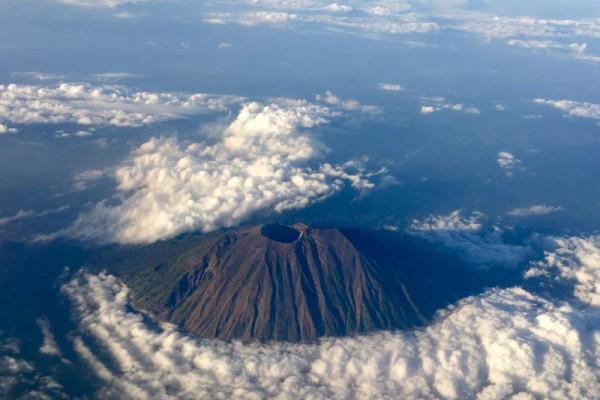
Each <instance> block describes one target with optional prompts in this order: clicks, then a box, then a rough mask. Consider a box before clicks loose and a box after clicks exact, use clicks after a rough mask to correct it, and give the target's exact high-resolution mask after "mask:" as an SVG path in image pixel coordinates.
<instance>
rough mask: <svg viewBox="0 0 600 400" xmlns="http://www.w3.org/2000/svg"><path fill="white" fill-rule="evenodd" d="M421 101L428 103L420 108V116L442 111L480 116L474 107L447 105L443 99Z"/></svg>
mask: <svg viewBox="0 0 600 400" xmlns="http://www.w3.org/2000/svg"><path fill="white" fill-rule="evenodd" d="M421 100H422V101H426V102H427V103H429V104H426V105H422V106H421V114H433V113H435V112H439V111H443V110H448V111H454V112H461V113H464V114H481V111H479V109H478V108H476V107H472V106H465V105H464V104H463V103H448V102H447V101H446V99H444V98H443V97H422V98H421Z"/></svg>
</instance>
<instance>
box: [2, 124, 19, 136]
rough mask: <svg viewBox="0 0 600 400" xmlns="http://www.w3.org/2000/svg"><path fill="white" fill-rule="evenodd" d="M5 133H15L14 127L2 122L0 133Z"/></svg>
mask: <svg viewBox="0 0 600 400" xmlns="http://www.w3.org/2000/svg"><path fill="white" fill-rule="evenodd" d="M7 133H17V129H16V128H9V127H8V126H6V125H4V124H0V135H5V134H7Z"/></svg>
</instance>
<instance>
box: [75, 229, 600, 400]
mask: <svg viewBox="0 0 600 400" xmlns="http://www.w3.org/2000/svg"><path fill="white" fill-rule="evenodd" d="M573 240H574V239H569V238H567V239H563V241H560V240H558V241H556V249H555V250H550V251H549V252H548V254H547V257H546V260H544V261H542V264H543V265H545V266H547V267H548V268H554V266H559V268H561V269H562V271H563V273H564V274H565V276H566V277H567V279H573V280H574V283H575V287H576V289H575V293H577V294H578V297H581V298H583V299H585V300H587V302H588V304H590V306H588V307H579V306H578V305H577V304H575V303H573V302H571V301H550V300H548V299H546V298H543V297H541V296H539V295H536V294H534V293H533V292H530V291H527V290H524V289H522V288H520V287H513V288H508V289H494V290H489V291H488V292H486V293H484V294H482V295H480V296H476V297H469V298H466V299H464V300H462V301H460V302H459V303H458V304H456V305H454V306H451V307H449V308H448V309H447V310H445V311H443V312H441V313H440V315H439V317H438V319H437V320H436V321H435V322H434V323H433V324H431V325H430V326H428V327H426V328H424V329H420V330H411V331H404V332H402V331H401V332H381V333H377V334H373V335H369V336H358V337H352V338H339V339H324V340H322V341H321V342H320V343H319V344H315V345H301V344H285V343H271V344H247V345H244V344H241V343H238V342H233V343H226V342H221V341H217V340H196V339H194V338H192V337H190V336H187V335H185V334H182V333H180V332H178V331H177V330H176V329H175V328H174V327H173V326H172V325H169V324H163V325H162V327H160V328H158V329H155V328H153V327H151V326H150V325H149V324H147V323H146V322H145V320H144V318H143V317H142V315H141V314H139V313H137V312H135V311H133V310H132V309H131V308H130V304H131V303H130V299H131V293H130V291H129V289H128V288H127V287H125V286H124V285H123V284H122V283H120V282H119V281H118V280H117V279H116V278H115V277H114V276H111V275H107V274H100V275H89V274H79V275H78V276H77V277H76V278H75V279H74V280H72V281H71V282H70V283H68V284H67V285H65V286H64V287H63V291H64V293H65V294H66V295H68V297H69V298H70V300H71V302H72V303H73V305H74V310H75V312H76V320H77V321H78V322H79V326H80V332H79V334H80V335H82V336H77V337H76V338H75V342H76V344H78V346H76V348H77V349H79V350H78V352H79V353H80V354H81V355H82V358H83V359H85V360H88V362H89V363H90V366H91V367H92V368H94V369H95V370H96V371H98V375H99V376H100V377H101V378H102V379H103V380H104V382H105V386H104V388H103V389H102V390H101V391H100V393H98V397H101V398H124V397H126V398H139V399H146V398H163V397H176V398H179V399H192V398H231V399H241V398H272V397H276V396H279V397H284V398H290V399H301V398H313V399H348V398H353V399H371V398H420V399H440V398H441V399H465V398H469V399H481V400H487V399H501V398H502V399H504V398H514V399H517V398H519V399H532V398H548V399H567V398H573V399H574V398H598V397H600V368H599V367H600V365H599V361H598V360H600V329H599V328H598V321H599V320H600V309H599V308H598V304H600V303H599V302H600V292H599V291H598V290H597V288H594V287H591V286H589V285H588V282H589V280H588V279H589V278H591V277H594V278H595V282H598V279H600V276H598V275H597V274H598V271H600V262H598V261H597V260H598V258H596V259H595V260H596V261H595V262H594V258H593V257H600V246H599V245H598V244H599V243H600V242H598V239H597V238H579V239H577V240H575V242H573ZM88 337H89V338H90V339H87V338H88ZM89 340H93V342H94V344H95V345H99V346H100V348H101V352H98V355H99V354H104V353H107V354H108V355H110V358H111V363H107V362H106V361H102V360H101V359H100V357H99V356H97V355H96V354H93V352H92V351H91V350H90V347H89V346H88V345H87V344H86V343H85V341H89ZM112 365H114V367H113V366H112Z"/></svg>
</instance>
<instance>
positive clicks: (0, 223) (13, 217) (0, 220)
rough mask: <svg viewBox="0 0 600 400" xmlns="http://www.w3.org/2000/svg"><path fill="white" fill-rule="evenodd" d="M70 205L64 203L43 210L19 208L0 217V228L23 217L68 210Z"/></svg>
mask: <svg viewBox="0 0 600 400" xmlns="http://www.w3.org/2000/svg"><path fill="white" fill-rule="evenodd" d="M70 207H71V206H69V205H65V206H62V207H58V208H53V209H49V210H43V211H33V210H19V211H17V213H16V214H14V215H11V216H8V217H3V218H0V228H2V227H3V226H6V225H9V224H12V223H15V222H18V221H21V220H24V219H30V218H40V217H45V216H47V215H52V214H58V213H61V212H63V211H65V210H68V209H69V208H70Z"/></svg>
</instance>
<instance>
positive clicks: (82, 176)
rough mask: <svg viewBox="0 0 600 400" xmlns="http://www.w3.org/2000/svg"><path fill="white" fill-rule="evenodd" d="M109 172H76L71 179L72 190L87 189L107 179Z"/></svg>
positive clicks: (103, 170)
mask: <svg viewBox="0 0 600 400" xmlns="http://www.w3.org/2000/svg"><path fill="white" fill-rule="evenodd" d="M109 173H110V171H109V170H107V169H88V170H85V171H81V172H78V173H77V174H75V176H74V177H73V189H75V190H77V191H81V190H85V189H87V188H88V187H89V186H90V185H91V184H93V183H95V182H97V181H99V180H101V179H104V178H107V177H108V176H109Z"/></svg>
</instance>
